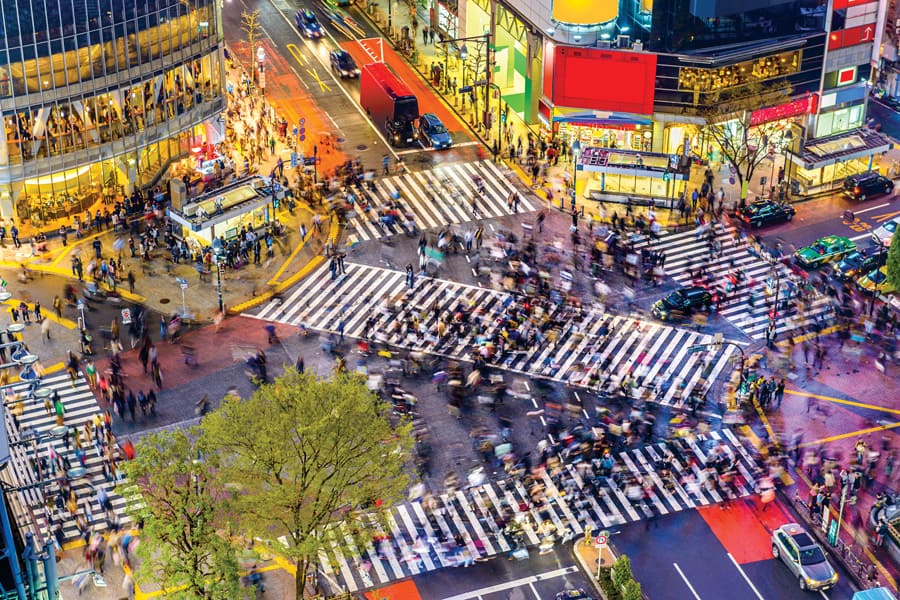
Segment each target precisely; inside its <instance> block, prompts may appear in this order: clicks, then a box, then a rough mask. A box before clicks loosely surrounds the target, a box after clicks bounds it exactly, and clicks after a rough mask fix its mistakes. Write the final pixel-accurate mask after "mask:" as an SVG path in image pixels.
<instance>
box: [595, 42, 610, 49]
mask: <svg viewBox="0 0 900 600" xmlns="http://www.w3.org/2000/svg"><path fill="white" fill-rule="evenodd" d="M597 47H598V48H603V49H605V50H609V49H610V48H612V47H613V45H612V42H611V41H610V40H597Z"/></svg>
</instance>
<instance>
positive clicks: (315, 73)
mask: <svg viewBox="0 0 900 600" xmlns="http://www.w3.org/2000/svg"><path fill="white" fill-rule="evenodd" d="M306 72H307V73H309V74H310V75H312V78H313V79H315V80H316V83H318V84H319V89H321V90H322V91H323V92H330V91H331V88H330V87H328V84H327V83H325V82H324V81H322V78H321V77H319V73H318V71H316V69H312V70H310V69H307V70H306Z"/></svg>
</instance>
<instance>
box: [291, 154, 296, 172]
mask: <svg viewBox="0 0 900 600" xmlns="http://www.w3.org/2000/svg"><path fill="white" fill-rule="evenodd" d="M291 166H292V167H294V168H297V153H296V152H291Z"/></svg>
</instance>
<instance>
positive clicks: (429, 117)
mask: <svg viewBox="0 0 900 600" xmlns="http://www.w3.org/2000/svg"><path fill="white" fill-rule="evenodd" d="M419 118H420V119H423V120H425V121H428V122H429V123H431V124H432V125H435V124H437V123H440V122H441V120H440V119H438V116H437V115H436V114H434V113H425V114H424V115H422V116H421V117H419Z"/></svg>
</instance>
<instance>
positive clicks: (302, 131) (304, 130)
mask: <svg viewBox="0 0 900 600" xmlns="http://www.w3.org/2000/svg"><path fill="white" fill-rule="evenodd" d="M305 133H306V127H301V128H300V135H304V134H305Z"/></svg>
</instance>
